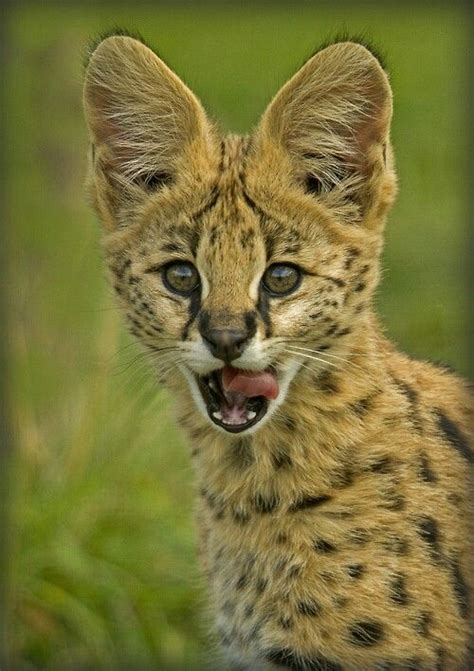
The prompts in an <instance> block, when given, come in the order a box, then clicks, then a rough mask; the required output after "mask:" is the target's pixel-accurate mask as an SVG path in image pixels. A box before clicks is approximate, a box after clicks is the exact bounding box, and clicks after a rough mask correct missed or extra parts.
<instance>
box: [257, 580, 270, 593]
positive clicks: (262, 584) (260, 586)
mask: <svg viewBox="0 0 474 671" xmlns="http://www.w3.org/2000/svg"><path fill="white" fill-rule="evenodd" d="M267 585H268V580H267V579H266V578H258V580H257V583H256V585H255V589H256V592H257V594H263V593H264V591H265V590H266V589H267Z"/></svg>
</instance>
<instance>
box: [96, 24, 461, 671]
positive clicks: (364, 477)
mask: <svg viewBox="0 0 474 671" xmlns="http://www.w3.org/2000/svg"><path fill="white" fill-rule="evenodd" d="M85 110H86V117H87V120H88V126H89V129H90V133H91V141H92V143H93V145H94V154H93V158H92V159H91V174H90V180H89V187H90V193H91V196H92V199H93V202H94V204H95V207H96V209H97V211H98V213H99V216H100V217H101V219H102V221H103V223H104V229H105V234H104V250H105V256H106V259H107V263H108V266H109V269H110V275H111V280H112V283H113V285H114V286H115V288H116V291H117V293H118V295H119V300H120V301H121V304H122V306H123V308H124V311H125V312H126V314H127V318H128V321H129V325H130V327H131V330H132V332H133V333H135V335H137V337H138V338H139V339H140V341H141V342H142V343H144V345H145V346H147V347H149V348H150V350H151V351H152V352H154V353H155V357H156V368H157V371H158V373H159V374H160V376H161V379H162V380H163V382H165V383H166V384H167V386H168V387H169V388H170V389H171V391H172V392H173V394H174V396H175V398H176V408H177V415H178V420H179V422H180V424H181V425H182V426H184V427H185V429H186V431H187V432H188V434H189V437H190V444H191V456H192V460H193V464H194V467H195V472H196V480H197V491H198V492H199V496H198V504H197V519H198V524H199V532H200V539H201V547H200V551H201V557H202V563H203V567H204V570H205V573H206V575H207V578H208V581H209V594H210V599H211V602H212V604H213V608H214V611H215V616H216V631H217V633H218V635H219V637H220V639H221V643H222V646H223V649H224V651H225V654H226V658H227V659H228V660H229V662H232V661H233V662H235V664H236V667H235V668H245V669H252V670H253V669H272V668H288V669H293V670H297V671H304V670H306V669H307V670H311V671H313V670H317V669H322V670H323V669H328V670H329V671H335V670H340V669H343V670H347V671H356V670H358V671H362V670H364V671H365V670H372V669H373V670H375V669H380V670H381V669H420V670H423V669H425V670H428V669H440V670H441V669H444V670H454V671H455V670H460V669H464V668H467V665H468V654H469V652H468V644H469V631H470V629H469V622H470V613H471V610H470V607H469V604H468V599H469V595H468V593H469V591H470V590H471V589H472V583H473V576H472V568H471V564H472V555H471V547H470V539H471V538H472V528H471V520H472V499H471V487H472V481H471V480H470V479H469V478H470V475H469V466H470V464H469V461H470V460H472V452H470V451H469V450H470V448H469V447H468V440H470V437H471V436H472V399H471V397H470V395H469V393H468V391H467V388H466V387H465V385H464V383H463V382H462V381H461V380H460V379H458V378H457V377H456V376H455V375H453V374H451V373H449V372H447V371H445V370H442V369H438V368H435V367H433V366H431V365H430V364H427V363H422V362H416V361H412V360H410V359H409V358H408V357H406V356H404V355H402V354H400V353H398V352H397V351H396V350H395V349H394V348H393V346H392V345H391V344H390V343H389V342H388V341H387V340H386V339H385V337H384V335H383V333H382V330H381V328H380V326H379V325H378V323H377V320H376V318H375V317H374V315H373V312H372V309H371V297H372V295H373V291H374V288H375V287H376V285H377V282H378V278H379V258H380V253H381V249H382V232H383V227H384V223H385V215H386V212H387V211H388V209H389V207H390V205H391V204H392V202H393V199H394V196H395V191H396V184H395V175H394V169H393V159H392V153H391V147H390V142H389V124H390V118H391V112H392V102H391V92H390V86H389V83H388V79H387V76H386V74H385V72H384V71H383V69H382V68H381V66H380V65H379V63H378V61H377V60H376V59H375V58H374V57H373V56H372V55H371V53H370V52H369V51H367V49H365V48H364V47H363V46H361V45H359V44H354V43H350V42H347V43H340V44H336V45H333V46H330V47H328V48H326V49H325V50H323V51H321V52H319V53H318V54H316V55H315V56H314V57H313V58H311V59H310V60H309V61H308V62H307V63H306V64H305V66H304V67H303V68H302V69H301V70H300V71H299V72H298V73H297V74H296V75H295V76H294V77H293V78H292V79H291V80H290V81H289V82H288V83H287V84H286V85H285V86H284V87H283V89H282V90H281V91H280V92H279V93H278V94H277V96H276V97H275V99H274V100H273V101H272V102H271V104H270V105H269V107H268V109H267V111H266V112H265V114H264V115H263V117H262V121H261V123H260V125H259V126H258V128H257V129H256V130H255V132H254V133H253V134H252V135H251V136H250V137H248V138H238V137H235V136H229V137H226V138H224V139H222V140H221V138H220V136H219V134H218V132H217V130H216V129H215V128H214V127H213V125H212V124H211V123H210V122H209V121H208V120H207V118H206V116H205V114H204V112H203V110H202V107H201V105H200V103H199V101H198V100H197V99H196V98H195V96H194V95H193V94H192V93H191V92H190V91H189V89H188V88H187V87H186V86H185V85H184V84H183V83H182V82H181V81H180V80H179V79H178V78H177V77H176V75H175V74H174V73H172V72H171V71H170V70H169V69H168V68H167V66H166V65H165V64H164V63H163V62H162V61H161V60H160V59H159V58H158V57H157V56H155V55H154V54H153V52H152V51H150V50H149V49H148V48H147V47H145V46H144V45H143V44H141V43H139V42H137V41H136V40H133V39H131V38H128V37H118V36H117V37H111V38H108V39H106V40H105V41H103V42H102V43H101V44H100V45H99V47H98V48H97V49H96V51H95V52H94V53H93V54H92V57H91V60H90V63H89V66H88V70H87V73H86V83H85ZM154 173H158V174H160V175H161V174H164V175H165V176H166V180H164V182H163V184H161V185H160V186H159V187H158V188H156V189H155V190H153V189H150V188H147V186H146V181H147V176H148V175H150V174H151V175H152V174H154ZM308 176H313V177H317V178H318V179H319V181H320V183H321V185H322V191H321V193H318V194H314V193H308V192H307V191H305V188H304V187H305V180H306V179H307V178H308ZM177 258H178V259H184V260H188V261H192V262H193V263H194V264H195V266H196V267H197V269H198V270H199V272H200V275H201V278H202V293H201V296H200V299H199V305H197V306H195V307H194V308H193V307H192V306H191V305H190V301H189V299H186V298H182V297H178V296H176V295H172V294H171V293H170V291H168V290H167V289H166V287H165V286H164V285H163V282H162V281H161V278H160V274H159V272H158V270H157V271H154V269H155V268H159V267H160V266H161V265H162V264H164V263H166V262H168V261H169V260H171V259H177ZM275 261H279V262H291V263H294V264H296V265H298V266H301V267H303V268H305V269H307V271H308V274H306V275H305V276H304V279H303V282H302V284H301V286H300V288H299V289H298V290H297V291H296V292H295V293H294V294H291V295H289V296H287V297H282V298H278V299H271V300H270V301H269V304H268V306H267V308H266V309H267V312H268V318H269V321H270V326H269V324H268V323H267V322H268V319H267V318H266V317H265V310H264V309H263V308H262V307H261V305H260V303H259V295H260V294H259V291H260V289H259V278H261V276H262V274H263V272H264V271H265V268H267V267H268V266H269V265H270V264H271V263H274V262H275ZM256 305H257V307H258V306H259V305H260V307H258V309H257V310H256ZM193 309H194V312H193ZM252 311H253V312H254V313H256V312H259V318H258V322H257V333H256V335H255V337H254V339H253V340H252V343H251V345H250V346H249V348H248V354H246V356H247V357H248V361H249V362H250V363H249V367H252V368H256V369H263V368H266V367H267V366H269V365H270V364H273V365H276V367H277V369H278V370H279V371H280V373H281V376H282V377H281V379H283V377H284V376H285V375H287V379H288V389H287V391H286V395H285V393H284V391H282V392H281V395H282V397H283V399H282V403H281V404H280V405H279V406H278V407H275V409H274V410H273V411H272V412H271V413H269V416H268V417H267V418H265V421H264V420H262V422H261V424H258V425H257V427H256V430H255V431H253V432H246V433H244V434H242V435H240V436H239V435H236V436H233V435H231V434H227V433H224V432H223V431H220V430H216V427H215V426H214V425H213V424H212V423H211V422H210V420H209V419H208V418H206V417H205V416H204V414H203V413H202V412H200V411H199V409H198V407H197V405H196V401H195V398H194V397H193V393H192V390H191V386H190V384H191V383H189V384H188V380H187V378H186V377H185V371H188V374H189V375H191V374H190V373H189V371H193V372H194V373H196V374H205V373H207V372H209V371H210V370H212V369H213V368H218V367H219V366H221V365H222V362H220V361H217V360H216V359H214V358H213V357H210V354H209V352H208V351H207V350H206V348H205V347H204V345H203V343H202V338H201V335H200V332H199V325H198V321H199V316H200V315H202V314H203V313H206V314H207V316H208V319H209V320H210V322H211V323H212V324H213V325H215V326H217V327H226V328H239V327H241V326H242V324H243V323H244V321H245V315H246V314H248V313H249V312H252ZM251 357H253V358H251ZM212 359H213V361H212ZM285 379H286V378H285ZM157 598H159V595H157Z"/></svg>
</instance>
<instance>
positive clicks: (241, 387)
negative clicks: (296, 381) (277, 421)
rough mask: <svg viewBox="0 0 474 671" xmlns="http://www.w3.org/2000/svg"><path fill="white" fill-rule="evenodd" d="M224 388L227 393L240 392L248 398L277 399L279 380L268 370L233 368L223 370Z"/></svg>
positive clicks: (228, 367) (227, 367)
mask: <svg viewBox="0 0 474 671" xmlns="http://www.w3.org/2000/svg"><path fill="white" fill-rule="evenodd" d="M222 386H223V387H224V391H226V392H227V391H234V392H238V393H239V394H243V395H244V396H247V398H253V397H254V396H265V398H276V397H277V396H278V392H279V389H278V382H277V379H276V377H275V376H274V375H273V374H272V373H269V372H268V371H266V370H262V371H251V370H240V369H237V368H232V367H231V366H226V367H225V368H223V369H222Z"/></svg>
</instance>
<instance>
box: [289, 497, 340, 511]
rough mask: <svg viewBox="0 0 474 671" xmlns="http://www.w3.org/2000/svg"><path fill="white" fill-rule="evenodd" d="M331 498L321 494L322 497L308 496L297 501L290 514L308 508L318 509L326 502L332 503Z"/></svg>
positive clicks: (291, 507) (290, 509)
mask: <svg viewBox="0 0 474 671" xmlns="http://www.w3.org/2000/svg"><path fill="white" fill-rule="evenodd" d="M330 500H331V497H330V496H329V495H328V494H321V495H320V496H307V497H305V498H301V499H299V500H298V501H295V502H294V503H293V504H292V505H291V506H290V508H289V512H296V511H298V510H306V509H307V508H316V507H317V506H320V505H321V504H323V503H326V501H330Z"/></svg>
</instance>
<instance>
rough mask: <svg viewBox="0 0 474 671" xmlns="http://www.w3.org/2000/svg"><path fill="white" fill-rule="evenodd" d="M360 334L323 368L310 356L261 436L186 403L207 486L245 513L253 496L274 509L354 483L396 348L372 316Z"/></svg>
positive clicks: (185, 417)
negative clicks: (222, 428) (229, 431)
mask: <svg viewBox="0 0 474 671" xmlns="http://www.w3.org/2000/svg"><path fill="white" fill-rule="evenodd" d="M354 335H355V337H354V340H353V342H355V341H356V342H357V346H355V345H352V346H351V344H350V343H347V344H346V345H345V346H344V347H345V349H339V350H337V353H336V349H335V348H334V353H332V352H333V350H331V354H329V353H328V354H327V356H326V355H324V359H325V362H326V364H325V365H324V367H323V368H321V367H319V368H318V365H319V366H320V364H318V362H316V361H313V360H312V359H311V358H307V357H302V358H301V362H302V364H303V366H304V367H301V368H300V370H299V371H298V373H297V374H296V376H295V378H294V379H293V381H292V383H291V385H290V388H289V390H288V393H287V396H286V398H285V400H284V401H283V403H282V404H281V405H280V406H279V407H278V408H277V410H276V411H275V412H274V414H273V415H272V417H271V418H270V419H269V420H268V421H267V422H266V424H265V425H263V426H262V428H261V429H260V430H258V431H257V432H256V433H255V434H253V435H250V436H243V437H241V438H239V437H235V436H227V435H225V434H223V433H221V432H217V431H215V430H214V429H213V428H212V427H211V426H208V424H207V423H206V422H205V420H204V418H202V419H201V417H200V415H199V414H198V411H197V410H196V409H195V408H194V402H193V401H192V399H191V398H187V400H186V402H185V403H184V404H183V405H182V406H180V407H181V408H182V411H181V412H180V423H181V424H183V425H184V426H185V428H186V430H187V432H188V434H189V436H190V439H191V454H192V457H193V461H194V466H195V469H196V473H197V478H198V482H199V485H200V487H201V489H202V490H204V491H205V492H207V493H208V494H209V492H210V493H211V496H212V497H214V498H215V499H216V500H222V501H226V502H227V503H231V505H233V506H234V508H235V509H236V510H241V511H242V514H243V513H244V512H245V506H246V505H249V504H250V503H249V502H252V501H253V504H252V505H257V506H261V507H263V508H265V507H266V508H268V510H270V509H273V507H274V506H275V505H283V506H287V507H290V508H291V507H292V506H294V505H298V501H301V500H305V499H311V497H318V496H321V497H325V496H329V493H330V492H331V491H333V489H334V488H335V487H336V488H337V487H342V486H345V485H347V484H348V482H349V481H350V479H351V477H352V476H353V469H354V464H355V463H356V462H357V459H356V453H357V450H358V449H359V448H360V446H361V445H363V444H364V441H365V440H366V439H367V432H368V428H367V426H366V423H365V422H364V418H365V415H366V414H368V413H369V412H370V413H371V422H370V427H371V430H374V428H375V429H376V428H377V426H378V425H379V422H377V405H379V400H380V396H381V395H382V393H383V392H382V387H383V379H384V376H385V375H386V373H385V372H384V364H383V360H384V358H385V357H386V355H387V350H388V348H389V345H388V344H387V342H386V341H385V340H384V339H383V337H382V335H381V334H380V331H379V329H378V326H377V324H376V322H375V320H374V318H373V317H371V316H368V318H367V320H366V321H365V324H364V323H363V324H361V328H360V330H359V332H358V333H357V334H354ZM309 356H310V353H309V352H308V357H309ZM380 421H382V419H381V418H380ZM255 492H258V500H257V501H255Z"/></svg>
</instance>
